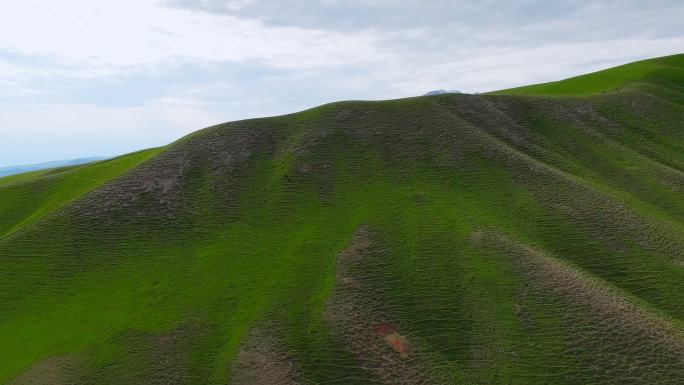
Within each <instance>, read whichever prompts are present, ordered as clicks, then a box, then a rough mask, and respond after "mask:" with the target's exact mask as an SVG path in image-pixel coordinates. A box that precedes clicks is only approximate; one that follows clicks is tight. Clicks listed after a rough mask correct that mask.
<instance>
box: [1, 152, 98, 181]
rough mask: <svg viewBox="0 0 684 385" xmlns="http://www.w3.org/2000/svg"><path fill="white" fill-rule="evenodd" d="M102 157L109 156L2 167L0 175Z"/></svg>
mask: <svg viewBox="0 0 684 385" xmlns="http://www.w3.org/2000/svg"><path fill="white" fill-rule="evenodd" d="M102 159H107V158H106V157H103V156H95V157H90V158H79V159H67V160H55V161H52V162H44V163H35V164H25V165H19V166H6V167H0V177H3V176H7V175H13V174H20V173H23V172H29V171H36V170H45V169H48V168H55V167H65V166H76V165H79V164H84V163H90V162H95V161H97V160H102Z"/></svg>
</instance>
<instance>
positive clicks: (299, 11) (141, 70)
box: [0, 0, 684, 166]
mask: <svg viewBox="0 0 684 385" xmlns="http://www.w3.org/2000/svg"><path fill="white" fill-rule="evenodd" d="M683 20H684V2H683V1H681V0H672V1H668V0H663V1H658V0H652V1H642V0H638V1H637V0H635V1H630V0H615V1H600V0H587V1H584V0H573V1H563V0H560V1H547V0H522V1H514V0H509V1H500V0H480V1H472V0H468V1H461V0H375V1H373V0H348V1H342V0H277V1H276V0H117V1H109V0H49V1H45V0H21V1H14V0H0V166H5V165H11V164H22V163H34V162H42V161H48V160H57V159H68V158H78V157H84V156H93V155H105V156H106V155H115V154H121V153H125V152H129V151H133V150H137V149H141V148H145V147H151V146H158V145H163V144H167V143H168V142H171V141H173V140H175V139H177V138H179V137H180V136H182V135H184V134H186V133H189V132H192V131H194V130H197V129H200V128H203V127H205V126H208V125H212V124H216V123H220V122H224V121H229V120H237V119H243V118H249V117H258V116H265V115H275V114H282V113H288V112H294V111H297V110H301V109H304V108H308V107H313V106H316V105H319V104H322V103H326V102H331V101H336V100H345V99H387V98H399V97H406V96H413V95H420V94H423V93H425V92H427V91H429V90H432V89H438V88H446V89H458V90H461V91H464V92H484V91H490V90H494V89H501V88H508V87H513V86H518V85H524V84H529V83H537V82H543V81H550V80H557V79H561V78H565V77H569V76H573V75H578V74H582V73H586V72H589V71H594V70H597V69H602V68H605V67H610V66H613V65H617V64H622V63H626V62H630V61H634V60H639V59H645V58H650V57H655V56H662V55H668V54H674V53H682V52H684V27H683V26H682V23H683Z"/></svg>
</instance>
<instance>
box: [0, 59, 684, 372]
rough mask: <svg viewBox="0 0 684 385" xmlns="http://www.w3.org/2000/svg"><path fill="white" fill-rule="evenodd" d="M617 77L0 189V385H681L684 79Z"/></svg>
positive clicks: (282, 124) (402, 109)
mask: <svg viewBox="0 0 684 385" xmlns="http://www.w3.org/2000/svg"><path fill="white" fill-rule="evenodd" d="M658 60H659V61H658V62H659V63H661V64H659V65H665V64H663V63H665V62H668V63H669V61H673V62H675V64H676V62H677V60H679V59H678V58H677V57H674V58H668V59H658ZM663 60H665V61H663ZM668 65H670V64H668ZM672 65H674V64H672ZM630 71H632V70H630ZM619 72H620V73H621V74H623V75H624V74H625V73H626V72H625V71H624V70H622V69H620V70H619ZM627 72H629V71H627ZM629 74H631V75H630V76H627V77H625V76H626V75H625V76H623V77H622V78H621V79H623V80H624V79H626V78H629V79H630V81H632V80H636V79H637V77H638V79H641V80H640V82H641V83H639V84H643V82H644V80H643V79H649V80H648V82H651V83H648V82H647V83H648V84H651V85H653V86H645V88H640V87H641V86H639V87H637V86H630V87H629V89H627V87H625V89H624V90H623V91H622V92H617V93H607V94H602V93H600V92H599V93H598V94H597V95H593V96H591V97H575V98H556V97H554V98H547V97H534V98H530V97H521V96H516V95H484V96H472V95H440V96H434V97H421V98H411V99H403V100H395V101H384V102H342V103H333V104H330V105H325V106H321V107H318V108H315V109H312V110H308V111H304V112H301V113H297V114H292V115H286V116H280V117H274V118H266V119H254V120H249V121H241V122H234V123H227V124H225V125H219V126H215V127H211V128H209V129H206V130H203V131H199V132H197V133H195V134H193V135H191V136H189V137H186V138H184V139H182V140H179V141H178V142H176V143H174V144H171V145H169V146H167V147H165V148H163V149H155V150H148V151H146V152H140V153H135V154H131V155H128V156H124V157H121V158H117V159H115V160H111V161H108V162H101V163H95V164H91V165H85V166H79V167H75V168H69V169H65V170H60V171H59V172H36V173H30V174H27V175H20V176H14V177H10V179H8V178H4V179H0V224H2V226H1V227H0V229H2V234H5V236H4V237H2V238H0V305H1V306H2V309H3V311H2V312H0V341H2V344H0V363H2V365H0V383H9V382H10V381H13V379H14V380H16V381H18V382H19V383H21V382H22V381H25V382H36V381H46V377H45V374H44V373H45V372H44V371H39V370H36V369H32V367H33V368H35V365H36V364H37V363H39V362H45V361H44V360H46V359H48V358H50V357H52V358H53V359H54V358H57V359H61V360H63V361H61V362H63V364H61V366H60V364H54V365H56V367H55V368H54V370H56V371H62V372H63V375H64V376H65V378H66V380H65V382H66V383H69V382H78V381H80V382H83V383H97V384H122V383H158V382H164V381H166V382H171V383H188V384H212V383H226V382H229V380H230V379H231V378H234V379H235V378H249V376H250V375H251V376H252V378H256V379H257V380H258V379H259V378H262V379H264V378H271V379H273V378H279V379H280V381H279V382H280V383H287V382H288V380H291V381H294V377H296V378H297V379H299V380H304V381H308V382H312V383H338V384H347V383H377V382H385V383H399V382H401V381H409V380H408V379H407V378H405V377H402V378H400V377H398V376H399V375H400V374H402V375H406V374H407V373H409V374H410V373H414V374H415V373H419V375H424V376H427V377H429V378H432V379H434V378H441V379H444V381H445V382H447V383H457V384H458V383H463V384H475V383H488V384H534V383H538V384H547V383H559V384H564V383H566V384H576V383H609V382H611V381H612V382H615V383H630V382H633V383H640V382H644V381H649V382H661V383H676V382H677V381H678V380H679V377H680V373H681V371H682V370H684V367H682V364H681V362H682V360H681V358H682V357H684V348H683V347H684V339H683V337H682V330H683V329H682V327H683V325H684V324H683V323H682V322H683V318H684V312H683V310H682V309H684V292H683V291H682V289H681V285H680V283H681V282H682V279H684V268H682V265H681V264H680V263H682V261H684V256H683V255H682V252H681V250H684V228H683V227H682V221H683V220H684V200H683V199H682V197H681V188H682V186H684V177H682V174H681V172H682V170H684V156H683V155H682V154H683V153H684V152H682V151H681V150H682V148H683V147H684V136H683V135H684V131H683V130H682V128H683V127H682V120H681V117H682V116H683V115H684V107H682V105H681V104H678V103H677V102H676V101H677V100H678V99H677V98H678V96H677V94H676V91H673V90H676V89H678V87H682V86H683V85H684V83H682V82H679V80H677V79H679V78H677V76H675V75H676V74H675V75H673V74H671V73H669V72H668V75H667V76H665V75H663V74H662V73H659V74H658V75H657V76H656V75H655V74H654V73H651V74H650V75H646V77H645V78H644V77H640V76H641V75H638V74H641V72H639V71H636V70H634V71H632V72H629ZM637 75H638V76H637ZM656 78H657V79H660V80H658V81H657V82H656V81H655V80H652V79H656ZM615 79H617V77H615V76H613V75H610V76H607V78H606V79H603V77H601V79H599V80H601V82H603V83H602V84H604V86H607V85H609V84H610V86H611V87H612V85H613V84H614V82H615V81H617V80H615ZM664 79H669V80H664ZM621 81H622V80H621ZM596 82H598V80H597V81H592V82H590V83H591V86H592V87H594V85H595V83H596ZM621 84H622V83H621ZM630 84H637V83H630ZM573 87H579V86H578V85H577V84H575V85H573ZM602 87H603V86H601V87H598V88H591V87H590V88H586V89H584V90H582V92H581V93H582V94H586V95H589V94H594V93H595V92H596V91H595V90H596V89H599V88H602ZM561 89H562V91H561V90H560V89H559V90H556V92H557V93H556V95H560V94H563V93H564V92H568V91H567V90H569V89H570V88H567V87H565V86H563V87H561ZM573 89H575V90H579V88H573ZM547 90H549V89H548V88H547ZM573 92H575V91H573ZM673 92H674V93H673ZM635 106H638V108H635ZM3 210H4V211H3ZM360 228H368V229H370V230H369V231H371V232H372V234H373V236H372V241H371V245H370V246H369V248H368V249H367V250H365V249H364V250H362V251H360V253H361V257H360V258H359V259H358V260H357V261H356V262H355V264H354V265H352V268H350V270H349V274H350V276H349V277H347V278H351V279H352V280H353V282H356V283H357V284H358V288H357V289H353V290H352V289H346V288H347V286H345V285H348V282H347V281H345V280H343V279H342V277H340V276H339V274H338V273H339V270H338V255H340V253H341V252H342V251H343V250H345V249H346V248H348V247H349V244H350V242H351V240H352V239H353V234H355V233H357V232H358V231H359V229H360ZM481 234H498V235H497V236H481ZM530 250H533V251H530ZM537 255H543V256H544V257H538V256H537ZM559 277H560V278H559ZM561 278H562V279H561ZM568 288H570V289H568ZM575 294H576V295H575ZM592 296H595V298H596V303H604V304H606V306H603V307H600V306H595V304H594V303H593V302H592V301H587V300H586V298H592ZM331 299H334V301H332V300H331ZM611 304H618V305H619V306H617V305H616V306H613V305H611ZM336 306H337V307H336ZM630 306H631V307H630ZM340 309H341V310H340ZM616 309H617V310H616ZM345 312H346V313H348V314H353V315H357V316H354V317H350V318H348V319H349V320H351V321H350V322H351V323H352V324H351V325H349V324H340V323H339V322H334V320H331V319H330V316H329V314H345ZM326 314H327V315H328V316H326ZM644 320H647V321H648V322H646V321H644ZM377 322H385V323H389V324H392V325H393V326H394V327H396V329H397V330H398V332H399V333H400V334H401V335H402V336H405V338H406V340H407V341H408V343H410V344H411V345H412V346H413V347H414V348H415V350H414V351H413V352H412V353H410V355H409V357H408V358H401V357H400V356H398V355H396V352H394V351H393V350H392V349H391V348H390V347H388V346H387V345H386V344H385V342H384V340H383V339H382V337H381V336H377V335H375V334H373V332H372V327H371V326H372V325H373V323H377ZM347 327H348V328H349V329H347ZM350 330H351V331H350ZM255 331H260V333H261V334H258V333H257V334H256V335H257V336H259V335H261V336H263V335H264V334H265V335H267V336H268V338H267V339H266V338H263V339H259V338H257V337H253V336H254V335H255V334H254V332H255ZM649 335H657V336H660V337H658V339H652V338H650V337H648V338H647V337H645V336H649ZM264 341H267V344H266V345H265V346H266V347H265V348H264V349H262V350H259V349H256V351H263V350H265V351H266V353H260V354H263V356H260V357H258V359H257V362H261V363H262V364H263V365H260V366H258V367H256V366H249V365H248V366H244V365H243V366H240V365H235V363H236V362H250V361H249V360H246V361H245V351H244V349H245V347H246V346H262V345H263V344H264ZM357 341H362V342H363V343H358V342H357ZM259 344H262V345H259ZM269 349H270V351H272V352H273V354H268V352H269ZM383 349H384V350H383ZM278 352H280V353H278ZM282 352H285V353H282ZM276 353H278V354H276ZM58 362H59V361H58ZM381 363H384V364H381ZM265 368H268V369H265ZM283 368H291V369H283ZM245 371H247V375H245ZM238 374H240V375H239V376H238ZM278 376H280V377H278ZM427 377H426V378H427ZM257 380H255V381H257ZM264 381H265V380H264ZM409 382H410V381H409Z"/></svg>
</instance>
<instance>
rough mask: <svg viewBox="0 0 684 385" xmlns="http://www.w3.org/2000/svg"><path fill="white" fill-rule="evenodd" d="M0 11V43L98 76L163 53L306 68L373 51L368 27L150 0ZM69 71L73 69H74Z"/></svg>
mask: <svg viewBox="0 0 684 385" xmlns="http://www.w3.org/2000/svg"><path fill="white" fill-rule="evenodd" d="M4 8H5V9H3V11H2V12H0V47H1V48H3V49H5V50H6V51H10V52H13V53H17V54H21V55H24V56H35V57H41V58H49V59H53V60H54V61H55V62H57V63H58V64H59V65H61V66H64V67H71V68H73V69H74V70H78V71H80V72H81V74H80V75H92V76H101V75H109V74H112V73H113V72H117V71H121V70H130V69H135V68H138V67H141V66H159V65H163V64H165V63H167V62H169V61H174V60H188V61H200V62H207V61H208V62H212V61H214V62H223V61H234V62H238V61H247V60H259V61H264V62H268V63H269V65H271V66H274V67H285V68H307V67H321V66H334V65H340V64H342V63H344V64H349V63H354V62H355V61H357V60H364V61H366V60H371V59H374V58H376V59H377V57H376V56H377V55H376V54H375V53H374V50H373V48H372V45H373V40H374V38H373V36H371V35H369V34H367V33H366V34H358V35H355V34H342V33H337V32H326V31H311V30H304V29H301V28H297V27H273V26H265V25H263V24H262V23H261V22H259V21H255V20H242V19H239V18H236V17H234V16H226V15H210V14H204V13H197V12H190V11H187V10H180V9H173V8H166V7H161V8H160V7H157V6H156V2H155V1H152V0H119V1H116V2H109V1H88V0H62V1H49V2H46V1H37V0H24V1H21V2H15V3H13V4H12V5H11V6H5V7H4ZM78 71H74V73H73V75H78Z"/></svg>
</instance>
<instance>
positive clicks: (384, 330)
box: [375, 322, 395, 337]
mask: <svg viewBox="0 0 684 385" xmlns="http://www.w3.org/2000/svg"><path fill="white" fill-rule="evenodd" d="M375 332H376V333H378V334H380V335H381V336H383V337H384V336H387V335H389V334H392V333H394V332H395V330H394V326H392V325H390V324H388V323H385V322H383V323H379V324H377V325H375Z"/></svg>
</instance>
